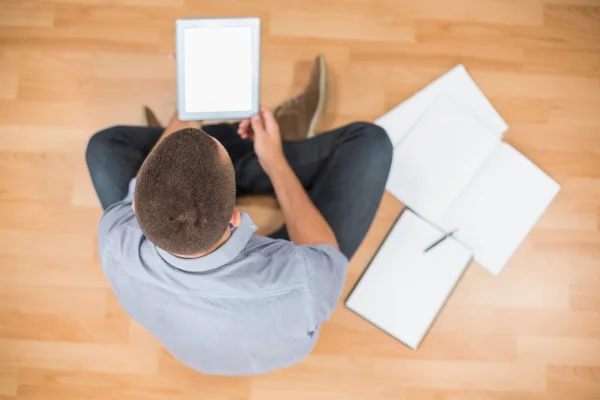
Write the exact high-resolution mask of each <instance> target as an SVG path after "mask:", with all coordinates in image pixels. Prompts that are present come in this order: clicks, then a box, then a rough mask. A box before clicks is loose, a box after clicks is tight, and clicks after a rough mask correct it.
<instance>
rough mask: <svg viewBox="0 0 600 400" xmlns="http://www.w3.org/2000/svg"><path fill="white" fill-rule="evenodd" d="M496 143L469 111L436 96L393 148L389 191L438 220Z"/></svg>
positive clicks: (433, 219)
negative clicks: (428, 107) (431, 104)
mask: <svg viewBox="0 0 600 400" xmlns="http://www.w3.org/2000/svg"><path fill="white" fill-rule="evenodd" d="M499 142H500V138H499V137H498V136H496V135H494V134H493V133H492V132H490V131H489V130H488V129H487V128H486V127H485V126H483V125H482V124H481V123H479V121H477V120H476V119H475V118H473V117H472V116H471V115H470V114H468V113H466V112H465V111H464V110H462V109H460V108H459V107H457V106H455V105H453V104H451V103H448V102H446V101H438V102H436V103H435V104H434V105H433V106H432V107H431V108H430V109H429V110H428V111H427V112H426V113H425V114H424V115H423V117H422V118H421V119H419V121H418V122H417V124H416V125H415V127H414V128H413V129H412V130H411V132H410V134H409V135H407V136H406V137H405V138H404V140H403V141H402V142H401V143H400V144H399V145H398V146H397V147H396V148H395V149H394V158H393V163H392V168H391V172H390V176H389V178H388V183H387V190H388V191H389V192H390V193H391V194H392V195H394V196H395V197H397V198H398V199H399V200H400V201H401V202H403V203H404V204H405V205H406V206H408V207H409V208H411V209H412V210H413V211H415V212H416V213H417V214H419V215H421V216H422V217H423V218H425V219H426V220H428V221H431V222H433V223H436V222H438V221H439V220H440V219H441V218H442V216H443V215H444V212H445V211H446V210H447V209H448V208H449V207H450V206H451V205H452V203H453V202H454V201H455V200H456V198H457V197H458V196H459V194H460V192H461V191H462V190H463V189H464V187H465V186H466V185H467V183H468V182H469V181H470V180H471V179H472V178H473V177H474V176H475V174H476V173H477V171H478V170H479V168H480V167H481V166H482V165H483V163H484V162H485V160H486V159H487V158H488V157H489V156H490V154H491V153H492V151H493V150H494V148H495V146H496V145H497V144H498V143H499Z"/></svg>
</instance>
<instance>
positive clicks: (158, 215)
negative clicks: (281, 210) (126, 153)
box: [134, 128, 235, 255]
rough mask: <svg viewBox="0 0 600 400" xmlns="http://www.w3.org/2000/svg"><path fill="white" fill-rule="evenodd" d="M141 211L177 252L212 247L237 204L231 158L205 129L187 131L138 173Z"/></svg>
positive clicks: (158, 239)
mask: <svg viewBox="0 0 600 400" xmlns="http://www.w3.org/2000/svg"><path fill="white" fill-rule="evenodd" d="M134 199H135V212H136V216H137V220H138V223H139V225H140V228H141V229H142V231H143V232H144V234H145V235H146V237H147V238H148V239H149V240H150V241H152V242H153V243H154V244H155V245H157V246H158V247H160V248H161V249H163V250H166V251H168V252H169V253H172V254H176V255H194V254H198V253H201V252H204V251H207V250H209V249H210V248H211V247H213V246H214V245H215V244H216V243H217V242H218V241H219V239H220V238H221V237H222V236H223V234H224V233H225V230H226V229H227V227H228V224H229V220H230V219H231V216H232V214H233V209H234V207H235V173H234V170H233V166H232V164H231V161H230V160H229V157H227V156H226V153H225V152H224V150H223V149H222V148H220V147H219V145H218V144H217V143H216V142H215V140H214V139H213V138H211V137H210V136H209V135H208V134H206V133H205V132H203V131H201V130H199V129H192V128H188V129H182V130H180V131H178V132H175V133H173V134H171V135H169V136H168V137H166V138H165V139H164V140H163V141H162V142H161V143H159V144H158V145H157V147H156V148H155V149H154V150H153V151H152V152H151V153H150V155H149V156H148V158H147V159H146V161H144V164H143V165H142V167H141V168H140V172H139V173H138V177H137V183H136V188H135V195H134Z"/></svg>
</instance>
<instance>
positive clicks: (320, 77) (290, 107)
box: [273, 54, 327, 140]
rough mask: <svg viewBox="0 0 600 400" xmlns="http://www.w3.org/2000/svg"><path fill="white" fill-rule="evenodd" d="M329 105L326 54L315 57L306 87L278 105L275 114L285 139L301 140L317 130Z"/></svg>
mask: <svg viewBox="0 0 600 400" xmlns="http://www.w3.org/2000/svg"><path fill="white" fill-rule="evenodd" d="M326 106H327V67H326V65H325V56H324V55H322V54H318V55H317V57H316V58H315V62H314V65H313V69H312V71H311V74H310V80H309V81H308V84H307V85H306V89H304V91H303V92H302V93H300V94H299V95H298V96H296V97H294V98H292V99H289V100H287V101H286V102H284V103H283V104H281V105H279V106H277V107H276V108H275V111H273V114H274V115H275V119H276V120H277V122H278V123H279V130H280V132H281V138H282V139H283V140H301V139H306V138H309V137H312V136H314V135H315V133H316V132H317V129H318V127H319V123H320V122H321V118H322V117H323V115H324V114H325V108H326Z"/></svg>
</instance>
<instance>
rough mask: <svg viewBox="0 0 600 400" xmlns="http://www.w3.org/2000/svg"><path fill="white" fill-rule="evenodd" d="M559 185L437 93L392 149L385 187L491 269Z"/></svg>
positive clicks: (503, 262)
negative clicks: (439, 97) (441, 98)
mask: <svg viewBox="0 0 600 400" xmlns="http://www.w3.org/2000/svg"><path fill="white" fill-rule="evenodd" d="M559 189H560V187H559V185H558V184H557V183H556V182H555V181H553V180H552V179H551V178H550V177H549V176H548V175H546V174H545V173H544V172H543V171H542V170H540V169H539V168H538V167H537V166H536V165H535V164H533V163H532V162H531V161H529V160H528V159H527V158H526V157H525V156H523V155H522V154H521V153H519V152H518V151H516V150H515V149H514V148H513V147H511V146H510V145H508V144H506V143H503V142H502V141H501V137H500V136H498V134H497V133H495V132H492V131H490V130H489V129H488V128H487V127H486V126H485V125H484V124H483V123H482V122H481V121H480V120H479V119H477V117H475V116H473V115H472V114H470V113H469V112H467V111H465V110H464V109H463V108H462V107H461V106H459V105H457V104H456V103H455V102H450V101H447V100H438V101H436V102H434V103H433V105H432V106H431V107H430V108H429V109H428V110H427V111H426V112H425V113H424V114H423V115H421V116H420V118H419V119H418V120H417V121H416V123H415V124H414V127H413V128H412V129H411V130H410V132H408V133H407V134H406V135H404V137H403V139H402V140H401V141H400V143H399V144H398V145H396V147H395V148H394V159H393V164H392V169H391V172H390V176H389V178H388V183H387V190H388V191H390V192H391V193H392V194H393V195H394V196H395V197H397V198H398V199H399V200H400V201H402V202H403V203H404V204H405V205H406V206H407V207H409V208H410V209H412V210H413V211H414V212H416V213H417V214H419V215H420V216H421V217H423V218H424V219H426V220H427V221H429V222H431V223H433V224H435V225H437V226H438V227H440V228H442V229H443V230H445V231H447V232H450V231H454V230H456V233H455V235H454V237H455V238H456V239H457V240H459V241H461V242H463V243H464V244H465V245H466V246H467V247H469V248H470V249H471V250H472V251H473V254H474V258H475V259H476V260H477V261H478V262H479V263H480V264H481V265H482V266H483V267H485V268H486V269H488V270H489V271H491V272H492V273H494V274H497V273H499V272H500V271H501V270H502V268H503V267H504V266H505V265H506V263H507V262H508V260H509V259H510V257H511V256H512V254H513V253H514V252H515V251H516V249H517V248H518V246H519V244H520V243H521V242H522V241H523V239H524V238H525V236H526V235H527V233H528V232H529V230H530V229H531V228H532V227H533V225H534V224H535V222H536V221H537V220H538V219H539V217H540V216H541V215H542V213H543V212H544V210H545V209H546V208H547V207H548V205H549V204H550V202H551V201H552V199H553V198H554V197H555V196H556V194H557V193H558V191H559Z"/></svg>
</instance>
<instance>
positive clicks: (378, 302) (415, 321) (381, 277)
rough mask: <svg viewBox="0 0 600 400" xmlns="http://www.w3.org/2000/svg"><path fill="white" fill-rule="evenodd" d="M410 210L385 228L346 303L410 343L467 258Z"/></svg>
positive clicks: (458, 245)
mask: <svg viewBox="0 0 600 400" xmlns="http://www.w3.org/2000/svg"><path fill="white" fill-rule="evenodd" d="M442 235H443V233H442V232H441V231H440V230H439V229H438V228H436V227H435V226H433V225H432V224H430V223H429V222H427V221H425V220H424V219H422V218H420V217H419V216H417V215H416V214H414V213H413V212H411V211H410V210H405V211H404V212H403V213H402V215H401V216H400V219H399V220H398V221H397V222H396V224H395V225H394V227H393V228H392V230H391V231H390V233H389V235H388V237H387V238H386V240H385V242H384V243H383V245H382V246H381V248H380V249H379V251H378V252H377V254H376V255H375V257H374V258H373V260H372V261H371V263H370V264H369V267H368V269H367V270H366V272H365V273H364V274H363V276H362V277H361V279H360V281H359V282H358V284H357V285H356V287H355V288H354V290H353V291H352V293H351V294H350V296H349V297H348V299H347V300H346V306H347V307H348V308H349V309H351V310H352V311H354V312H355V313H357V314H359V315H360V316H362V317H363V318H365V319H366V320H368V321H370V322H371V323H373V324H374V325H376V326H378V327H379V328H381V329H383V330H384V331H385V332H387V333H389V334H390V335H391V336H393V337H395V338H396V339H398V340H400V341H401V342H403V343H404V344H406V345H407V346H409V347H411V348H413V349H416V348H417V347H418V345H419V343H421V341H422V340H423V337H424V336H425V334H426V333H427V331H428V330H429V327H430V326H431V324H432V323H433V321H434V320H435V318H436V316H437V315H438V313H439V311H440V310H441V308H442V307H443V305H444V304H445V302H446V300H447V298H448V296H449V295H450V293H451V292H452V289H453V288H454V286H456V284H457V283H458V281H459V280H460V277H461V276H462V274H463V272H464V271H465V269H466V268H467V266H468V265H469V262H470V260H471V251H470V250H469V249H468V248H466V247H465V246H464V245H462V244H461V243H459V242H458V241H456V240H454V239H452V238H447V239H446V240H444V241H443V242H441V243H440V244H439V245H437V246H435V247H434V248H432V249H431V250H429V251H428V252H424V250H425V249H426V248H427V247H429V246H430V245H431V244H432V243H434V242H435V241H436V240H438V239H439V238H440V237H441V236H442Z"/></svg>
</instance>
